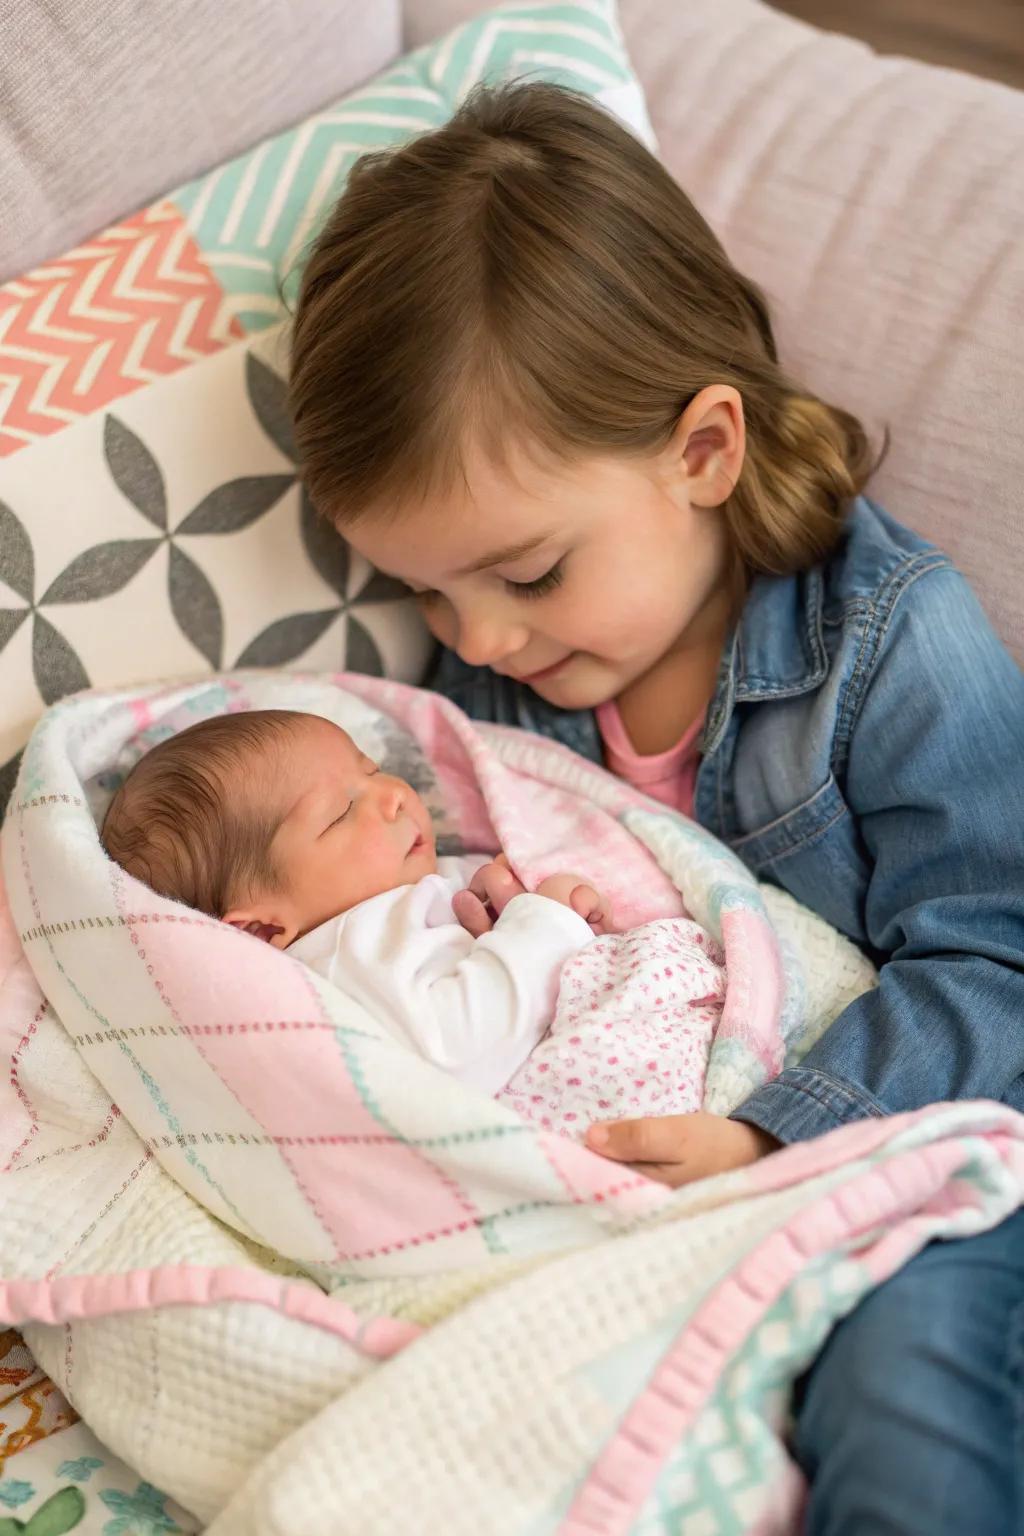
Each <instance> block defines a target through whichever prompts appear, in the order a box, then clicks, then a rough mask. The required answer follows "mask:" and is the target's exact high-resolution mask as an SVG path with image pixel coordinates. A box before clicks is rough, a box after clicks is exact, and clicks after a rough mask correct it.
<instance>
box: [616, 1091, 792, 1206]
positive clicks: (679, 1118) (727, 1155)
mask: <svg viewBox="0 0 1024 1536" xmlns="http://www.w3.org/2000/svg"><path fill="white" fill-rule="evenodd" d="M587 1146H588V1147H589V1148H590V1150H591V1151H592V1152H599V1153H600V1154H601V1156H602V1157H610V1158H613V1159H614V1160H615V1161H616V1162H618V1163H629V1164H630V1165H631V1166H632V1167H633V1168H635V1169H636V1170H637V1172H638V1173H645V1174H646V1175H647V1177H648V1178H649V1179H657V1181H658V1183H659V1184H668V1185H670V1186H671V1188H673V1189H676V1188H678V1186H679V1185H680V1184H692V1183H693V1182H694V1181H695V1180H696V1179H707V1178H710V1177H711V1175H712V1174H715V1173H727V1172H729V1171H730V1170H731V1169H733V1168H745V1167H746V1166H747V1164H748V1163H756V1162H757V1160H758V1158H761V1157H766V1156H767V1155H768V1154H769V1153H770V1152H774V1151H776V1150H777V1148H778V1147H779V1146H780V1143H779V1142H778V1141H776V1139H775V1137H774V1136H769V1134H768V1132H767V1131H762V1130H760V1129H759V1127H758V1126H756V1125H747V1124H745V1122H744V1121H742V1120H726V1119H725V1118H724V1117H723V1116H722V1115H712V1114H709V1113H708V1112H707V1110H703V1109H698V1110H697V1111H696V1112H695V1113H694V1114H692V1115H662V1116H658V1117H653V1118H651V1119H647V1120H610V1121H607V1122H606V1123H604V1124H601V1125H592V1126H591V1127H590V1129H589V1131H588V1132H587Z"/></svg>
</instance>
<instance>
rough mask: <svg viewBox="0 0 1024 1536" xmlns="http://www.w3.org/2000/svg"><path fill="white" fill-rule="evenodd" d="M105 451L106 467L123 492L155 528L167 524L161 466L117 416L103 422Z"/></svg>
mask: <svg viewBox="0 0 1024 1536" xmlns="http://www.w3.org/2000/svg"><path fill="white" fill-rule="evenodd" d="M103 452H104V454H105V455H106V460H107V468H108V469H109V470H110V473H111V474H112V475H113V477H114V483H115V485H116V486H117V488H118V490H119V491H120V492H121V493H122V495H124V496H127V498H128V500H129V501H130V502H131V504H132V506H133V507H134V508H135V510H136V511H137V512H141V513H142V515H143V517H146V518H148V519H149V521H150V522H151V523H152V524H153V525H154V527H156V528H159V529H161V531H162V530H163V529H165V528H166V527H167V493H166V491H165V490H164V477H163V475H162V474H161V473H160V466H159V464H158V463H157V461H156V459H154V457H153V455H152V454H151V453H150V451H149V449H148V448H147V447H146V445H145V443H144V442H143V441H142V439H141V437H136V435H135V433H134V432H132V431H131V429H130V428H128V427H126V426H125V425H124V422H122V421H118V419H117V417H116V416H108V417H107V419H106V421H105V422H104V423H103Z"/></svg>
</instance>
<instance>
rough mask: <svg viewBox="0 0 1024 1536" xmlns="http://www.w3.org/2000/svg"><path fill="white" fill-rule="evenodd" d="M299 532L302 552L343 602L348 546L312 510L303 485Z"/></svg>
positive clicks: (346, 590) (346, 577) (311, 504)
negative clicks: (303, 550) (304, 551)
mask: <svg viewBox="0 0 1024 1536" xmlns="http://www.w3.org/2000/svg"><path fill="white" fill-rule="evenodd" d="M299 531H300V533H301V534H302V542H303V544H304V545H305V546H306V554H307V555H308V556H309V558H310V560H311V561H312V563H313V565H314V566H315V567H316V569H317V571H318V572H319V574H320V575H321V576H322V577H323V579H324V581H326V583H327V585H328V586H329V587H331V588H333V590H334V591H335V592H337V594H338V596H339V597H340V598H341V600H342V602H344V601H345V598H346V595H347V592H348V572H349V549H348V545H347V544H346V543H345V540H344V539H343V538H342V537H341V535H340V534H338V533H335V531H334V529H333V528H332V527H331V525H330V523H329V522H328V521H327V519H326V518H324V517H321V516H320V514H319V512H317V511H316V509H315V508H314V506H313V503H312V502H311V501H310V499H309V496H308V495H307V494H306V490H305V487H303V491H302V509H301V511H300V513H299Z"/></svg>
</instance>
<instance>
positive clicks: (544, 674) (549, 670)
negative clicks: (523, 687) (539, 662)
mask: <svg viewBox="0 0 1024 1536" xmlns="http://www.w3.org/2000/svg"><path fill="white" fill-rule="evenodd" d="M575 654H576V652H575V651H570V652H569V654H568V656H563V657H562V659H561V661H556V662H555V664H554V666H551V667H541V669H540V671H539V672H528V673H527V674H526V676H525V677H518V678H516V682H518V683H527V684H528V685H529V686H530V687H532V686H533V684H534V683H542V682H544V680H545V679H546V678H549V677H554V675H555V673H556V672H561V670H562V668H563V667H564V666H567V665H568V663H569V662H570V661H572V659H573V657H574V656H575Z"/></svg>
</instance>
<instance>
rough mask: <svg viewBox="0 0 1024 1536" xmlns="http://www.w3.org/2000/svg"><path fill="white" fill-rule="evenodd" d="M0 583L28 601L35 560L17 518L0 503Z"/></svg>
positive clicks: (34, 577) (30, 596) (33, 579)
mask: <svg viewBox="0 0 1024 1536" xmlns="http://www.w3.org/2000/svg"><path fill="white" fill-rule="evenodd" d="M0 580H3V581H5V582H6V583H7V585H8V586H9V587H10V588H11V590H12V591H13V592H17V594H18V596H19V597H23V598H24V599H25V601H26V603H30V602H31V601H32V590H33V588H34V586H35V580H36V571H35V557H34V555H33V553H32V540H31V539H30V538H29V536H28V534H27V533H26V531H25V528H24V526H23V524H22V522H21V519H20V518H18V517H15V515H14V513H13V512H12V511H11V509H10V507H8V506H5V505H4V503H3V502H2V501H0Z"/></svg>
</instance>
